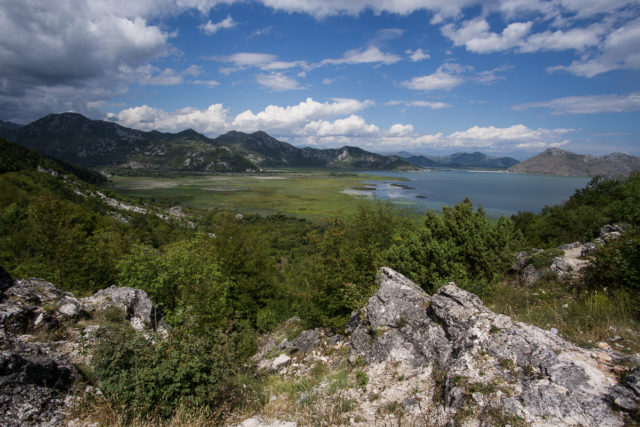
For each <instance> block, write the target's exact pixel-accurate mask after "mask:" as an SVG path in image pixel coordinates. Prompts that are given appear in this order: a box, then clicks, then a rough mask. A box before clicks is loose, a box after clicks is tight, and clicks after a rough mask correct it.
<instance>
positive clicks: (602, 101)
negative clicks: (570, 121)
mask: <svg viewBox="0 0 640 427" xmlns="http://www.w3.org/2000/svg"><path fill="white" fill-rule="evenodd" d="M513 108H514V109H515V110H527V109H530V108H548V109H550V110H552V112H553V114H600V113H628V112H631V111H638V110H640V92H634V93H631V94H629V95H587V96H567V97H564V98H557V99H553V100H551V101H547V102H530V103H527V104H521V105H517V106H515V107H513Z"/></svg>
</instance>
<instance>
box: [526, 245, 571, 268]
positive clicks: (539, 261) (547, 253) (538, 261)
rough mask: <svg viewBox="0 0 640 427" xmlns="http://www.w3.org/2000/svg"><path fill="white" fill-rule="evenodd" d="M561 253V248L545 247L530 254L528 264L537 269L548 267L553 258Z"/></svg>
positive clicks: (562, 252) (562, 253)
mask: <svg viewBox="0 0 640 427" xmlns="http://www.w3.org/2000/svg"><path fill="white" fill-rule="evenodd" d="M562 255H564V251H563V250H562V249H557V248H551V249H547V250H544V251H542V252H539V253H537V254H535V255H534V256H532V257H531V258H530V259H529V261H528V264H531V265H533V266H534V267H535V268H537V269H538V270H541V269H543V268H549V266H550V265H551V263H552V262H553V259H554V258H556V257H559V256H562Z"/></svg>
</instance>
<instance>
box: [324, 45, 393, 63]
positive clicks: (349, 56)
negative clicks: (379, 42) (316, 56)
mask: <svg viewBox="0 0 640 427" xmlns="http://www.w3.org/2000/svg"><path fill="white" fill-rule="evenodd" d="M401 59H402V58H400V57H399V56H398V55H394V54H392V53H385V52H382V51H381V50H380V49H379V48H378V47H375V46H369V47H368V48H367V49H364V50H362V49H353V50H348V51H347V52H345V53H344V55H343V56H342V58H338V59H324V60H322V61H321V63H320V64H321V65H326V64H332V65H338V64H369V63H375V62H380V63H382V64H385V65H389V64H394V63H396V62H398V61H400V60H401Z"/></svg>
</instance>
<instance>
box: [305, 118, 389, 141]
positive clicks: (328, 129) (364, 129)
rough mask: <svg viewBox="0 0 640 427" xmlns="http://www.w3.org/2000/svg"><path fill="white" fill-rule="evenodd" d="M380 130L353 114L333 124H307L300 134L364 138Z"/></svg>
mask: <svg viewBox="0 0 640 427" xmlns="http://www.w3.org/2000/svg"><path fill="white" fill-rule="evenodd" d="M379 132H380V128H378V126H376V125H373V124H368V123H367V122H366V121H365V120H364V119H363V118H362V117H360V116H358V115H355V114H352V115H350V116H349V117H346V118H344V119H337V120H334V121H332V122H330V121H327V120H314V121H312V122H309V123H307V124H306V125H305V126H304V128H302V130H301V131H300V132H299V134H301V135H312V136H317V137H320V138H324V137H327V136H341V137H346V136H350V137H359V138H361V137H364V136H371V135H377V134H378V133H379Z"/></svg>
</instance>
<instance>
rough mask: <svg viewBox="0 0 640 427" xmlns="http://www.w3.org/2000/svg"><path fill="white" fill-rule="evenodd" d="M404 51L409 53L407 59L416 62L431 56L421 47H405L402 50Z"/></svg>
mask: <svg viewBox="0 0 640 427" xmlns="http://www.w3.org/2000/svg"><path fill="white" fill-rule="evenodd" d="M404 53H406V54H407V55H409V59H411V62H418V61H423V60H425V59H429V58H431V55H429V54H428V53H427V52H425V51H423V50H422V49H416V50H411V49H407V50H405V51H404Z"/></svg>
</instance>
